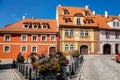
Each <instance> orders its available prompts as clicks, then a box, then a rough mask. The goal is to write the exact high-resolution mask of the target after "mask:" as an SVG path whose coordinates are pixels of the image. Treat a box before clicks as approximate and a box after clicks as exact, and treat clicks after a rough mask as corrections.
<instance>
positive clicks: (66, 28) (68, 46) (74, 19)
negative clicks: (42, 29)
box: [56, 6, 98, 55]
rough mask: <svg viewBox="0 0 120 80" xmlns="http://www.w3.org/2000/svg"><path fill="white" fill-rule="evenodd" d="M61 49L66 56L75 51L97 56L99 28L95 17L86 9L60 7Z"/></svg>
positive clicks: (58, 17) (58, 8) (58, 9)
mask: <svg viewBox="0 0 120 80" xmlns="http://www.w3.org/2000/svg"><path fill="white" fill-rule="evenodd" d="M56 11H57V12H56V19H57V21H58V26H59V27H58V28H59V35H60V37H59V48H60V51H62V52H64V54H65V55H70V52H71V51H73V50H78V51H79V52H80V53H81V54H97V51H98V26H97V22H96V20H95V16H94V15H93V14H92V12H91V11H90V10H89V9H88V7H86V8H79V7H65V6H58V7H57V10H56Z"/></svg>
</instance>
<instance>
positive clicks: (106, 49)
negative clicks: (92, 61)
mask: <svg viewBox="0 0 120 80" xmlns="http://www.w3.org/2000/svg"><path fill="white" fill-rule="evenodd" d="M103 54H111V46H110V45H109V44H105V45H104V46H103Z"/></svg>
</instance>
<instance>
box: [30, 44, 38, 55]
mask: <svg viewBox="0 0 120 80" xmlns="http://www.w3.org/2000/svg"><path fill="white" fill-rule="evenodd" d="M33 47H36V51H33ZM37 48H38V46H35V45H32V46H31V52H32V53H37V50H38V49H37Z"/></svg>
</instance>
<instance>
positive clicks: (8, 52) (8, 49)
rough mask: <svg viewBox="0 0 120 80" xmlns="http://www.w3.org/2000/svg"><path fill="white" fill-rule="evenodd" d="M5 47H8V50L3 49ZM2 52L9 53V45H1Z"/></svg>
mask: <svg viewBox="0 0 120 80" xmlns="http://www.w3.org/2000/svg"><path fill="white" fill-rule="evenodd" d="M5 47H8V48H9V49H8V51H5V50H6V49H5ZM3 52H4V53H9V52H10V45H4V46H3Z"/></svg>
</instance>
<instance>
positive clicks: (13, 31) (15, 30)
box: [0, 18, 58, 59]
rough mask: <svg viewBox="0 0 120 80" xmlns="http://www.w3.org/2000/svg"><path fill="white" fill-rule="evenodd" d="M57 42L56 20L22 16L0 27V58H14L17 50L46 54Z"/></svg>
mask: <svg viewBox="0 0 120 80" xmlns="http://www.w3.org/2000/svg"><path fill="white" fill-rule="evenodd" d="M57 44H58V31H57V21H56V20H45V19H35V18H31V19H30V18H23V19H22V20H20V21H18V22H16V23H13V24H10V25H7V26H5V27H4V28H1V29H0V59H16V57H17V55H18V53H19V52H22V54H23V55H24V56H25V57H27V56H28V55H29V54H30V53H32V52H35V53H37V54H40V53H45V55H48V54H49V53H51V52H52V51H53V50H54V49H55V48H57Z"/></svg>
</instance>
